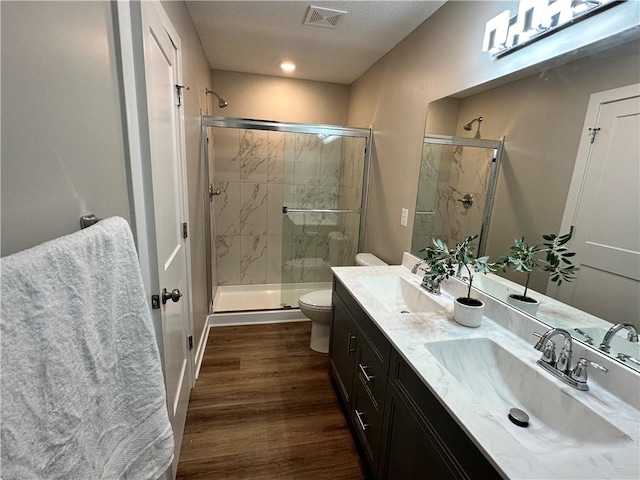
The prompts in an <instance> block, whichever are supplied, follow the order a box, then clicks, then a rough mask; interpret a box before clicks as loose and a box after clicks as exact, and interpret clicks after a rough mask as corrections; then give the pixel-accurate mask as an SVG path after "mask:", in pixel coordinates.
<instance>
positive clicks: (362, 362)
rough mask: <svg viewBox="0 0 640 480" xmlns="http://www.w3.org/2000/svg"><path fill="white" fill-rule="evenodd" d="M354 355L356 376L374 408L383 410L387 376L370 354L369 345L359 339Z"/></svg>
mask: <svg viewBox="0 0 640 480" xmlns="http://www.w3.org/2000/svg"><path fill="white" fill-rule="evenodd" d="M359 340H360V341H359V342H358V350H357V352H358V353H357V355H356V375H357V376H358V378H359V379H360V381H361V382H362V385H364V387H365V389H366V390H367V393H368V394H369V396H370V397H371V400H372V401H373V402H374V403H375V406H376V408H378V409H379V410H382V409H383V406H384V399H385V395H386V390H387V383H388V381H387V374H386V372H385V371H384V369H383V368H382V367H381V366H380V364H379V363H378V360H377V359H376V357H375V355H374V354H373V353H372V351H371V349H370V347H369V343H368V342H367V341H366V340H365V339H364V338H360V339H359Z"/></svg>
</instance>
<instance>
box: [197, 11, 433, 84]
mask: <svg viewBox="0 0 640 480" xmlns="http://www.w3.org/2000/svg"><path fill="white" fill-rule="evenodd" d="M443 4H444V1H424V0H422V1H415V0H414V1H401V0H394V1H350V2H342V1H324V0H297V1H274V0H262V1H226V0H206V1H187V2H186V5H187V9H188V11H189V13H190V15H191V18H192V20H193V24H194V25H195V28H196V31H197V33H198V35H199V37H200V41H201V42H202V46H203V48H204V51H205V54H206V56H207V60H208V61H209V65H210V66H211V68H213V69H217V70H229V71H235V72H244V73H254V74H261V75H275V76H282V77H285V76H286V77H293V78H300V79H306V80H316V81H323V82H333V83H342V84H347V85H349V84H351V83H352V82H353V81H354V80H356V79H357V78H358V77H359V76H360V75H362V74H363V73H364V72H365V71H366V70H367V69H368V68H369V67H370V66H371V65H373V64H374V63H375V62H376V61H378V60H379V59H380V58H382V57H383V56H384V55H385V54H386V53H387V52H388V51H389V50H391V49H392V48H393V47H394V46H395V45H397V44H398V43H399V42H400V41H401V40H402V39H403V38H405V37H406V36H407V35H408V34H409V33H411V32H412V31H413V30H414V29H415V28H416V27H417V26H418V25H420V24H421V23H422V22H424V20H426V19H427V18H428V17H429V16H430V15H432V14H433V13H434V12H435V11H436V10H437V9H438V8H439V7H441V6H442V5H443ZM311 5H313V6H315V7H324V8H330V9H337V10H343V11H346V12H347V14H346V15H344V16H343V17H342V18H341V19H340V20H339V21H338V22H337V24H336V26H335V28H323V27H319V26H317V25H311V26H309V25H303V22H304V20H305V18H306V16H307V12H308V10H309V7H310V6H311ZM284 60H289V61H292V62H294V63H295V64H296V65H297V68H296V70H295V71H294V72H293V73H291V74H285V73H283V71H282V70H281V69H280V67H279V65H280V63H281V62H282V61H284Z"/></svg>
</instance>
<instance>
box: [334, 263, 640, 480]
mask: <svg viewBox="0 0 640 480" xmlns="http://www.w3.org/2000/svg"><path fill="white" fill-rule="evenodd" d="M332 270H333V272H334V274H335V275H336V277H337V278H338V279H339V280H340V281H341V282H342V283H343V284H344V285H345V287H346V288H347V289H348V290H349V291H350V292H351V294H352V295H353V296H354V298H355V299H356V301H357V302H358V303H359V304H360V306H362V308H363V309H364V310H365V311H366V312H367V313H368V314H369V316H370V317H371V319H372V320H373V321H374V322H375V323H376V324H377V325H378V327H379V328H380V330H381V331H382V332H383V333H384V334H385V336H386V337H387V338H388V340H389V341H390V342H391V343H392V345H393V346H394V347H395V348H396V350H397V351H398V352H399V353H400V354H401V355H402V356H403V358H404V359H405V360H406V361H407V362H408V363H409V365H410V366H411V367H412V368H413V370H414V371H415V372H416V373H417V374H418V375H419V376H420V378H421V379H422V380H423V381H424V382H425V384H426V385H427V386H428V387H429V388H430V390H431V391H432V392H433V393H434V394H435V395H436V397H437V398H438V399H439V400H440V402H441V403H442V404H443V405H444V406H445V408H446V409H447V410H448V411H449V412H450V413H451V415H452V417H453V418H454V419H455V420H456V421H457V422H458V424H459V425H460V426H461V427H462V428H463V430H464V431H465V432H467V434H468V435H469V437H470V438H471V439H472V440H473V442H474V443H475V444H476V445H477V446H478V447H479V448H480V449H481V450H482V451H483V452H484V454H485V455H486V457H487V458H488V459H489V461H490V462H491V463H492V464H493V465H494V466H495V467H496V469H497V470H498V471H499V472H501V474H502V475H503V476H505V477H507V478H514V479H516V478H536V479H569V478H576V479H588V478H616V479H617V478H633V479H638V478H640V400H638V395H640V375H637V374H636V372H632V371H631V370H629V369H625V368H624V367H623V366H621V365H619V364H617V362H615V361H612V360H610V359H607V358H605V357H602V356H600V357H598V355H597V352H591V351H587V353H586V354H587V355H590V357H589V358H592V359H594V360H595V361H597V362H598V363H601V364H602V365H605V366H606V367H607V368H609V369H610V372H609V373H607V374H599V372H597V373H593V374H591V373H590V375H591V376H590V378H589V385H590V389H589V391H588V392H581V391H578V390H575V389H573V388H571V387H569V386H568V385H565V384H564V383H562V382H561V381H560V380H557V379H555V378H554V377H553V376H552V375H550V374H548V373H547V372H544V371H543V370H542V369H541V368H540V367H539V366H537V365H535V362H536V361H537V360H538V358H540V352H538V351H536V350H535V349H534V348H533V344H534V343H535V338H533V337H532V336H531V332H533V331H537V332H540V333H543V332H544V331H546V330H547V327H545V326H544V325H542V324H540V323H538V322H536V321H535V320H533V319H530V318H529V317H527V316H526V315H520V314H519V313H518V312H517V310H515V309H511V308H510V307H507V306H506V305H502V304H500V302H497V301H495V300H493V299H491V298H490V297H486V298H483V300H485V302H486V303H487V309H486V312H485V317H484V319H483V322H482V325H481V326H480V327H479V328H467V327H464V326H461V325H459V324H457V323H456V322H455V321H454V320H453V299H452V297H450V296H449V295H447V294H446V293H448V292H447V290H448V287H444V290H445V294H443V295H439V296H436V295H431V294H428V293H426V292H424V294H425V295H428V296H430V297H431V298H432V299H433V300H435V301H436V302H437V303H439V304H440V305H441V306H442V307H443V310H444V311H445V312H446V313H445V314H444V315H443V313H442V311H441V312H440V313H411V314H407V313H405V314H400V313H399V312H398V313H395V312H391V311H389V310H387V309H386V308H385V307H384V306H383V305H382V304H381V303H379V302H378V300H376V298H375V296H374V295H373V294H372V293H371V292H370V291H369V290H368V289H367V288H366V287H365V286H364V285H363V283H362V282H361V281H360V279H361V278H362V277H365V276H382V275H397V276H399V277H402V278H404V279H405V280H407V281H409V282H411V283H412V284H414V285H416V286H418V285H419V283H420V277H419V276H417V275H413V274H411V272H410V270H409V269H408V268H406V267H403V266H387V267H334V268H333V269H332ZM449 282H454V281H453V280H450V281H449ZM451 288H452V289H453V290H455V289H456V288H459V287H457V286H456V285H453V286H451ZM474 296H478V297H481V296H482V295H481V294H480V292H476V294H474ZM491 302H495V304H491ZM496 316H500V317H505V318H501V320H500V323H501V324H502V325H500V324H499V323H497V322H495V321H493V320H491V318H492V317H496ZM506 317H508V318H506ZM514 317H523V318H522V321H521V319H519V318H518V321H517V323H516V321H515V320H514ZM523 322H524V323H527V322H528V324H527V325H525V326H522V325H521V323H523ZM516 324H517V325H518V326H517V328H514V329H511V328H510V329H509V330H507V328H509V326H510V325H516ZM505 326H506V327H507V328H504V327H505ZM510 330H519V331H517V332H515V333H514V332H513V331H510ZM469 338H489V339H491V340H492V341H493V342H495V343H497V344H499V345H500V346H501V347H503V348H505V349H507V350H509V351H510V352H511V353H512V354H514V355H515V356H517V357H518V358H520V359H521V360H523V361H524V362H527V363H531V364H533V368H536V369H538V370H540V373H541V374H542V375H545V376H546V377H548V379H549V380H550V381H552V382H555V383H557V385H558V386H559V388H560V389H561V390H562V392H563V393H564V394H566V395H568V396H570V397H572V398H574V399H576V400H577V401H579V402H581V403H583V404H584V405H586V406H587V407H588V408H590V409H591V410H593V411H595V412H597V413H598V414H599V415H600V416H602V417H604V418H606V419H608V420H609V422H610V423H611V424H613V425H614V426H615V427H617V428H618V429H619V430H620V431H622V432H623V433H624V434H625V435H626V436H627V437H628V439H627V441H626V444H625V445H624V446H623V447H620V446H619V445H617V446H616V445H614V446H610V445H608V444H603V443H598V442H591V441H577V440H576V441H575V442H574V444H573V445H572V444H571V442H569V444H567V442H566V441H564V443H562V444H557V443H555V444H554V441H553V440H552V439H551V437H550V436H544V435H540V432H539V431H537V430H536V429H532V428H521V427H517V426H516V425H514V424H512V423H511V422H510V421H509V420H508V418H507V412H502V411H500V412H497V411H491V410H490V409H488V408H485V405H483V404H482V403H481V402H480V401H479V400H478V399H477V398H474V396H473V395H470V391H469V390H468V389H467V388H466V387H465V386H463V385H461V384H460V383H459V382H458V381H457V380H456V379H455V378H454V377H453V376H452V375H451V373H449V371H448V370H446V369H445V368H444V367H443V366H442V365H441V364H440V363H439V362H438V361H437V359H436V358H435V357H434V356H433V355H432V354H431V352H430V351H429V350H428V349H427V348H426V346H425V345H427V344H428V343H431V342H440V341H447V340H456V339H469ZM528 338H531V340H529V339H528ZM525 339H526V340H525ZM454 344H455V342H454V343H452V346H453V345H454ZM584 354H585V353H584V352H582V351H577V352H575V353H574V358H575V359H577V358H578V355H580V356H584ZM595 357H598V358H595ZM620 369H623V371H620ZM612 373H613V378H614V380H616V383H621V382H622V383H624V385H623V386H621V387H620V389H619V391H617V392H616V393H617V394H618V395H614V394H613V393H611V391H610V389H609V390H608V389H605V388H604V387H603V386H602V385H601V384H600V383H599V380H601V379H602V380H603V382H602V384H605V385H606V383H607V381H608V382H609V383H610V382H612V380H611V378H612V377H608V376H609V375H610V374H612ZM618 379H619V380H618ZM621 392H622V393H623V394H624V395H622V394H620V393H621ZM636 392H637V393H636ZM514 406H516V405H514ZM559 408H562V406H559ZM586 437H587V438H588V437H589V435H588V426H587V435H586ZM629 439H630V440H629ZM565 440H566V439H565Z"/></svg>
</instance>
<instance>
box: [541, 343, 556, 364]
mask: <svg viewBox="0 0 640 480" xmlns="http://www.w3.org/2000/svg"><path fill="white" fill-rule="evenodd" d="M541 360H542V361H543V362H546V363H548V364H549V365H555V364H556V344H555V342H554V341H553V340H547V343H546V345H545V346H544V350H543V351H542V357H541Z"/></svg>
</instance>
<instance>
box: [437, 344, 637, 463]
mask: <svg viewBox="0 0 640 480" xmlns="http://www.w3.org/2000/svg"><path fill="white" fill-rule="evenodd" d="M425 347H426V349H427V350H428V351H429V352H430V353H431V354H432V355H433V356H434V357H435V358H436V360H437V361H438V363H439V364H440V365H441V366H442V367H444V368H445V369H446V370H447V371H448V372H449V373H450V374H451V375H452V376H453V377H454V378H455V380H456V381H457V382H458V383H459V384H460V385H461V386H462V387H464V388H465V389H466V390H467V391H468V395H469V396H470V397H472V398H474V399H475V400H477V401H478V402H479V403H480V404H482V406H483V407H484V408H485V409H486V410H487V411H488V412H490V413H492V414H493V415H495V416H496V418H502V419H504V423H505V425H507V426H508V427H509V429H510V431H511V432H512V433H513V434H514V436H515V437H516V438H517V440H518V441H519V442H520V443H521V444H522V445H523V446H525V447H526V448H528V449H530V450H531V451H538V452H540V453H542V452H545V451H546V452H555V451H559V450H562V449H572V448H576V449H583V450H584V449H585V448H591V447H593V448H595V449H602V448H606V449H610V448H619V447H624V446H628V445H632V444H633V440H632V439H631V438H630V437H629V436H628V435H626V434H625V433H624V432H622V431H621V430H619V429H618V428H617V427H616V426H615V425H613V424H612V423H610V422H609V421H608V420H607V419H605V418H604V417H602V416H600V415H599V414H598V413H596V412H595V411H593V410H591V409H590V408H589V407H588V406H587V405H585V404H583V403H581V402H580V401H578V400H576V399H575V398H574V397H573V396H572V395H570V394H568V393H567V391H568V389H570V388H571V387H568V386H567V387H561V386H559V385H558V384H556V383H555V382H554V381H552V380H550V378H549V377H547V375H548V374H547V373H546V372H544V371H543V370H542V369H541V368H540V367H539V366H538V365H536V364H535V363H528V362H525V361H523V360H521V359H519V358H518V357H516V356H515V355H513V354H512V353H511V352H509V351H508V350H506V349H504V348H503V347H501V346H500V345H498V344H497V343H495V342H493V341H491V340H489V339H486V338H472V339H463V340H462V339H461V340H450V341H444V342H434V343H428V344H426V345H425ZM577 393H578V394H579V395H580V394H585V393H583V392H577ZM585 395H586V394H585ZM513 407H516V408H519V409H521V410H524V411H525V412H526V413H527V414H528V415H529V418H530V419H529V426H528V427H526V428H523V427H517V426H516V425H513V424H511V422H510V421H509V420H508V418H507V415H508V412H509V410H510V409H511V408H513Z"/></svg>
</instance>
